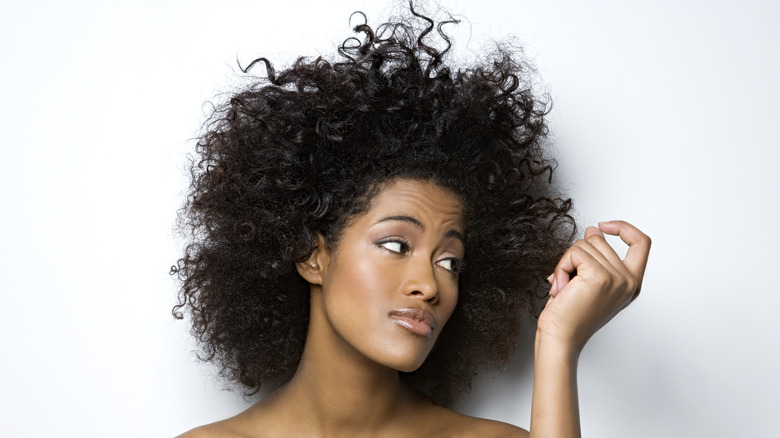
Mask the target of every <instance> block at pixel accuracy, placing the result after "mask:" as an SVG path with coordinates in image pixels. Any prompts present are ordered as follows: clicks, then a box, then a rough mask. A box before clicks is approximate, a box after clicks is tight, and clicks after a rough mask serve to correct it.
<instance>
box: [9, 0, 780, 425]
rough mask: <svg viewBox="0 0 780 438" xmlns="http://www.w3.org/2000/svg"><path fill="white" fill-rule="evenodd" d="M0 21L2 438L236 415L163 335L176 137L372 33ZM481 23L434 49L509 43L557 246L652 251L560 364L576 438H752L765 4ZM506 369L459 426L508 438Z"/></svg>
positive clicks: (208, 7) (173, 337)
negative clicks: (558, 226) (520, 48)
mask: <svg viewBox="0 0 780 438" xmlns="http://www.w3.org/2000/svg"><path fill="white" fill-rule="evenodd" d="M9 3H10V2H3V4H2V5H0V60H2V61H0V65H1V66H2V68H1V69H0V126H1V129H0V141H1V142H2V145H1V146H0V147H1V148H2V155H0V194H1V197H0V201H1V205H2V207H0V225H2V231H3V232H2V239H0V311H1V312H2V316H1V317H0V345H1V346H2V349H0V354H1V355H2V358H3V359H2V361H0V379H1V380H0V384H1V385H2V386H1V388H2V389H0V435H2V436H13V437H28V436H30V437H32V436H36V437H42V436H68V437H103V436H122V437H124V436H126V437H137V436H172V435H175V434H177V433H179V432H182V431H184V430H186V429H189V428H191V427H193V426H195V425H198V424H202V423H205V422H210V421H214V420H216V419H220V418H224V417H226V416H229V415H231V414H233V413H236V412H238V411H240V410H243V409H244V408H245V407H246V406H247V404H246V403H245V402H244V401H243V400H242V399H241V397H240V395H236V394H234V393H230V392H225V391H222V390H221V388H222V386H221V384H220V383H218V382H216V381H215V380H214V379H213V378H212V377H211V374H210V370H209V369H208V367H205V366H202V365H195V363H194V362H195V361H194V356H193V354H192V353H191V350H192V349H193V348H194V345H193V343H192V341H190V340H189V337H188V334H187V327H186V324H184V323H181V322H176V321H173V320H172V318H171V316H170V313H169V310H170V307H171V306H172V305H173V304H174V302H175V284H174V283H173V281H172V280H171V278H169V276H168V275H167V271H168V267H169V266H170V265H171V264H172V262H173V261H174V260H175V259H176V258H177V256H178V243H176V241H175V239H174V233H173V231H172V227H173V221H174V218H175V210H176V208H177V207H178V206H179V204H180V201H181V191H182V190H183V188H184V185H185V184H186V179H185V177H184V172H183V170H182V169H183V167H184V159H183V154H184V153H185V151H186V150H187V148H188V147H190V146H191V143H188V142H187V140H188V139H189V138H190V137H191V136H192V135H194V133H195V132H196V131H197V129H198V127H199V124H200V122H202V120H203V114H204V109H203V107H202V104H203V102H205V101H206V100H207V99H208V98H210V97H212V96H214V95H215V94H217V93H218V92H220V91H223V90H226V89H227V88H228V86H229V84H230V83H231V81H233V80H234V79H235V75H234V71H235V68H234V67H235V60H236V58H238V59H240V60H243V61H247V60H249V59H251V58H253V57H254V56H257V55H270V57H271V58H273V59H277V60H280V61H282V60H285V59H291V57H292V56H293V55H296V54H299V53H309V54H316V53H317V50H319V51H321V52H322V53H328V52H329V48H330V47H332V46H333V45H334V44H335V43H336V42H338V41H340V40H341V39H343V37H345V36H347V35H348V33H349V29H348V26H347V17H348V15H349V13H350V12H352V11H353V10H356V9H364V10H366V11H367V12H368V13H369V17H370V18H371V19H372V22H373V23H376V22H377V21H376V20H378V19H379V18H380V17H379V14H380V12H381V11H383V10H384V6H377V5H376V4H379V2H368V1H365V0H350V1H348V0H338V1H328V2H314V1H305V2H298V1H294V0H293V1H289V2H281V3H280V5H279V6H264V3H267V2H261V1H223V2H220V4H219V6H217V2H203V1H198V2H195V1H187V2H185V1H169V2H153V1H142V2H140V1H136V2H130V1H125V2H100V1H96V0H95V1H86V0H80V1H71V2H55V1H38V2H33V1H30V2H14V4H9ZM479 3H480V4H479V5H477V2H466V1H465V0H457V1H456V0H451V1H445V4H446V6H447V7H448V8H449V9H450V10H451V11H452V12H454V13H457V14H462V15H463V16H464V17H466V18H468V20H469V22H464V24H463V25H461V26H460V30H459V31H458V37H457V38H458V40H457V41H458V43H459V44H460V45H461V48H463V46H465V49H466V50H465V52H468V51H478V49H479V48H480V46H481V42H482V41H484V40H485V38H486V37H493V38H501V37H502V36H504V35H506V34H508V33H514V34H516V35H517V36H518V37H519V39H520V41H522V42H523V43H524V44H525V45H526V46H527V50H528V53H529V54H530V55H532V56H533V57H534V58H535V60H536V63H537V65H538V67H539V69H540V72H541V74H542V76H543V79H544V80H545V82H546V83H547V85H548V86H549V88H550V90H551V93H552V95H553V98H554V102H555V107H554V108H555V109H554V112H553V114H552V118H551V121H552V123H553V128H554V132H555V135H556V139H555V140H556V143H557V152H558V157H559V161H560V177H561V180H562V182H563V184H564V186H565V187H566V188H568V189H569V190H570V193H571V195H572V196H573V197H574V198H575V200H576V201H577V204H576V205H577V209H578V212H579V219H580V221H581V223H582V224H590V223H593V222H595V221H598V220H602V219H612V218H625V219H628V220H631V221H633V222H635V223H636V224H637V225H638V226H640V227H641V228H642V229H644V230H645V231H646V232H647V233H648V234H650V235H651V236H652V237H653V238H654V248H653V251H652V254H651V261H650V265H649V268H648V271H647V278H646V281H645V286H644V291H643V294H642V296H641V298H640V299H639V300H638V301H636V302H635V303H634V304H633V305H632V306H631V308H629V309H628V310H627V311H626V312H624V314H622V315H620V316H619V317H618V318H617V319H616V320H615V321H613V322H612V323H611V324H610V325H609V326H607V327H606V328H605V329H604V330H602V332H600V333H599V334H597V335H596V337H595V338H594V339H593V340H592V341H591V343H590V344H589V346H588V347H587V348H586V351H585V352H584V353H583V356H582V360H581V364H580V402H581V412H582V423H583V429H584V431H585V435H586V436H593V437H628V436H631V437H650V436H653V437H655V436H676V437H689V436H701V437H704V436H744V437H769V436H773V435H774V434H775V433H776V432H775V430H774V426H775V421H774V420H775V418H774V417H775V413H776V410H777V407H778V406H780V378H778V377H777V374H776V371H777V370H778V369H780V351H779V350H780V339H779V337H780V322H779V321H780V318H778V317H777V316H776V313H777V312H778V311H779V310H780V293H779V292H780V287H778V286H777V283H776V280H775V279H774V277H773V275H774V274H773V272H775V271H776V257H777V253H778V247H780V238H778V233H777V231H776V226H775V225H772V224H773V223H775V222H774V220H777V218H778V213H779V212H780V209H779V208H778V203H779V201H778V199H780V193H779V192H780V177H778V176H777V173H775V172H776V168H777V167H778V166H780V152H778V149H779V148H778V146H780V123H778V118H780V103H778V102H780V85H779V83H778V79H777V78H780V26H778V25H777V23H778V22H780V6H779V4H778V3H776V2H769V1H760V0H752V1H747V0H746V1H736V0H731V1H725V0H724V1H710V2H694V1H688V2H677V1H670V0H667V1H645V2H622V1H617V0H615V1H599V2H575V1H571V2H560V1H525V0H520V1H514V2H502V1H498V0H485V1H484V2H479ZM499 8H503V9H499ZM296 13H303V14H305V16H303V17H299V18H296V17H295V14H296ZM317 20H319V22H317ZM296 23H301V25H302V26H303V28H304V29H305V31H300V32H297V31H295V30H294V29H293V26H296V25H297V24H296ZM469 33H470V36H469ZM469 38H470V39H469ZM279 64H280V65H281V62H279ZM529 354H530V346H529V343H528V339H525V340H521V342H520V349H519V354H518V358H517V360H516V361H515V362H514V363H513V364H512V366H511V367H509V368H508V369H507V371H506V372H505V373H504V374H502V375H499V376H494V377H486V378H484V379H482V380H481V381H480V383H479V384H478V387H477V388H476V389H475V391H474V393H473V395H472V397H471V398H470V399H469V400H467V401H465V402H464V403H463V404H462V405H461V406H460V408H461V409H462V410H464V411H465V412H468V413H472V414H477V415H482V416H486V417H491V418H497V419H501V420H505V421H510V422H513V423H515V424H518V425H521V426H525V427H527V426H528V422H529V412H530V382H529V379H530V368H531V364H530V362H529V359H528V355H529Z"/></svg>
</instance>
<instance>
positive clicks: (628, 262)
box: [599, 221, 652, 292]
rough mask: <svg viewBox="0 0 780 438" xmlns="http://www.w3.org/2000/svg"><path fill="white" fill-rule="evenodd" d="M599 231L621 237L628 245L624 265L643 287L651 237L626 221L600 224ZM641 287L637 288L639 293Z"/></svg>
mask: <svg viewBox="0 0 780 438" xmlns="http://www.w3.org/2000/svg"><path fill="white" fill-rule="evenodd" d="M599 229H600V230H601V231H603V232H605V233H607V234H611V235H613V236H619V237H620V240H622V241H623V242H625V243H626V245H628V252H627V253H626V258H625V259H624V260H623V264H624V265H625V267H626V269H628V271H629V272H631V274H633V275H634V278H636V279H637V282H638V284H640V285H641V283H642V277H643V276H644V274H645V268H646V267H647V258H648V256H649V254H650V245H651V243H652V242H651V241H650V237H648V236H647V235H646V234H645V233H643V232H641V231H639V229H638V228H637V227H635V226H633V225H631V224H629V223H628V222H625V221H608V222H599ZM638 291H639V287H637V292H638Z"/></svg>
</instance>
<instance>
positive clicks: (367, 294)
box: [324, 256, 388, 326]
mask: <svg viewBox="0 0 780 438" xmlns="http://www.w3.org/2000/svg"><path fill="white" fill-rule="evenodd" d="M338 266H339V268H338V269H337V270H336V272H334V273H333V275H332V276H331V277H330V278H329V281H328V283H327V287H326V288H325V290H324V292H325V299H326V301H327V302H328V303H329V304H330V306H329V307H330V308H331V310H334V311H336V312H337V313H338V315H332V316H333V317H337V318H338V319H339V320H341V321H342V322H344V323H347V324H349V325H351V326H358V325H359V326H364V325H365V324H366V323H370V322H372V321H373V320H376V319H378V318H379V316H380V315H381V312H382V306H381V304H382V303H383V302H385V300H386V295H387V294H386V290H385V287H386V279H387V278H388V273H387V272H386V270H385V269H382V268H381V265H379V264H377V263H375V262H373V261H372V260H371V257H370V256H363V257H354V258H351V259H349V260H341V261H340V263H339V265H338Z"/></svg>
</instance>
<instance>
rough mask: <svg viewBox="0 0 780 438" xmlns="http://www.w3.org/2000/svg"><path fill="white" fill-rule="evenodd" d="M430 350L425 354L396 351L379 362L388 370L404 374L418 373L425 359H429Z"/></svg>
mask: <svg viewBox="0 0 780 438" xmlns="http://www.w3.org/2000/svg"><path fill="white" fill-rule="evenodd" d="M429 353H430V349H426V350H425V351H424V352H421V351H419V350H417V351H409V350H407V351H396V352H393V353H391V354H389V355H387V356H385V358H384V360H379V361H378V362H380V363H381V364H383V365H385V366H386V367H388V368H392V369H394V370H397V371H400V372H403V373H411V372H413V371H417V369H418V368H420V367H421V366H422V364H423V363H424V362H425V359H427V358H428V354H429Z"/></svg>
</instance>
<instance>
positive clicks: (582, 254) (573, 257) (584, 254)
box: [550, 242, 599, 297]
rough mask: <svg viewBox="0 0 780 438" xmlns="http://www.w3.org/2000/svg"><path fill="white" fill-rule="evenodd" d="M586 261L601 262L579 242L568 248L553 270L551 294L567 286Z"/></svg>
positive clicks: (553, 294)
mask: <svg viewBox="0 0 780 438" xmlns="http://www.w3.org/2000/svg"><path fill="white" fill-rule="evenodd" d="M578 243H579V242H578ZM585 263H592V264H599V262H598V261H597V260H596V259H595V258H594V257H593V256H592V255H591V254H589V253H588V251H586V250H585V249H583V248H582V247H581V246H579V245H578V244H574V245H572V247H571V248H569V249H568V250H566V252H565V253H564V254H563V257H561V259H560V260H559V261H558V264H557V265H556V266H555V270H554V271H553V283H552V287H551V288H550V296H553V297H554V296H556V295H557V294H558V292H559V291H561V290H562V289H563V288H564V287H566V285H567V284H568V283H569V280H570V279H571V278H572V277H573V276H574V274H575V273H576V272H577V269H578V267H580V266H582V265H583V264H585Z"/></svg>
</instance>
